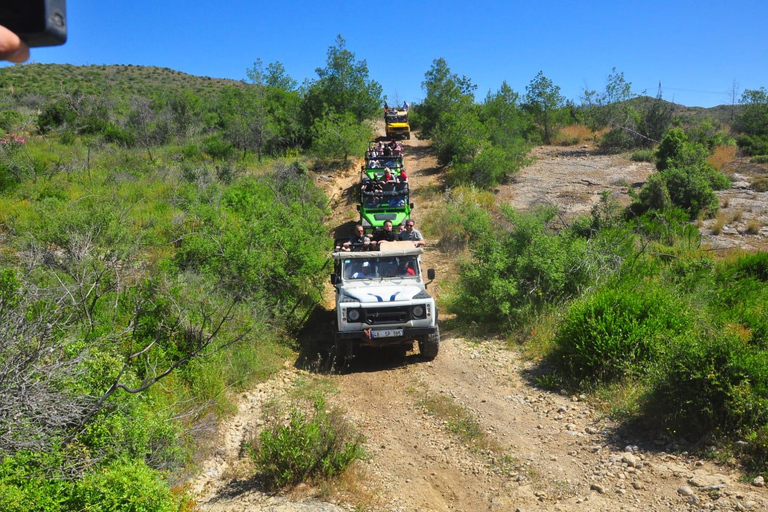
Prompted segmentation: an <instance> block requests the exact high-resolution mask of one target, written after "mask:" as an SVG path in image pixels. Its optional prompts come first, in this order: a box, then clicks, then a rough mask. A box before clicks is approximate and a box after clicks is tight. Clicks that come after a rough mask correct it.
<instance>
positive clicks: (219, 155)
mask: <svg viewBox="0 0 768 512" xmlns="http://www.w3.org/2000/svg"><path fill="white" fill-rule="evenodd" d="M202 150H203V152H204V153H207V154H208V155H209V156H210V157H211V158H215V159H225V158H229V157H230V156H232V155H233V154H234V152H235V147H234V146H233V145H232V143H231V142H228V141H225V140H223V139H222V138H221V136H220V135H218V134H216V135H211V136H210V137H208V138H207V139H205V140H204V141H203V145H202Z"/></svg>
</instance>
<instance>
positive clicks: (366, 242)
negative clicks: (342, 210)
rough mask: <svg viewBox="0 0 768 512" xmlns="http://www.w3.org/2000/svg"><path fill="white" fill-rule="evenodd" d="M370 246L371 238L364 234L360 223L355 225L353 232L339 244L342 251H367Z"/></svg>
mask: <svg viewBox="0 0 768 512" xmlns="http://www.w3.org/2000/svg"><path fill="white" fill-rule="evenodd" d="M370 247H371V239H370V238H368V237H367V236H365V229H364V228H363V225H362V224H357V225H355V234H354V235H353V236H352V238H350V239H349V240H348V241H347V242H344V243H343V244H342V246H341V250H342V251H367V250H368V249H370Z"/></svg>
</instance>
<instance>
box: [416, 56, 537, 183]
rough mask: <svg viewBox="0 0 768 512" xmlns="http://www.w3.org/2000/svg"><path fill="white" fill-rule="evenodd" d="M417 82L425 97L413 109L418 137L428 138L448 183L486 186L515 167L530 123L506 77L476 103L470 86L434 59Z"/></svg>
mask: <svg viewBox="0 0 768 512" xmlns="http://www.w3.org/2000/svg"><path fill="white" fill-rule="evenodd" d="M422 87H423V88H424V89H425V90H426V91H427V97H426V98H425V99H424V102H423V103H422V104H421V105H417V106H416V107H414V112H415V113H416V114H417V117H419V118H420V119H421V120H422V122H421V124H422V136H427V135H429V136H431V137H432V145H433V147H434V148H435V152H436V154H437V160H438V163H439V164H441V165H448V166H450V170H449V182H450V184H451V185H467V186H479V187H483V188H490V187H493V186H496V185H497V184H499V183H500V182H502V181H504V179H506V177H507V176H508V175H509V174H511V173H514V172H517V171H518V170H519V169H520V167H521V166H522V165H523V163H524V162H525V155H526V154H527V151H528V147H529V146H528V143H527V137H528V136H529V135H530V134H531V133H532V132H533V124H532V122H531V120H530V116H529V115H528V114H526V113H525V112H524V111H523V110H522V109H521V108H520V106H519V105H518V102H519V96H518V95H517V94H516V93H515V92H514V91H512V89H511V88H510V87H509V86H508V85H507V84H506V82H505V83H504V84H503V85H502V87H501V89H499V91H498V92H497V93H496V94H491V93H489V94H488V96H487V97H486V100H485V102H484V103H483V104H482V105H475V104H474V96H473V94H472V91H473V90H474V88H475V86H474V85H472V83H471V82H470V81H469V79H467V78H466V77H462V78H459V77H458V76H457V75H455V74H453V73H451V71H450V69H448V66H447V64H446V62H445V60H443V59H437V60H435V62H434V63H433V65H432V69H430V70H429V71H428V72H427V73H426V80H425V81H424V82H423V84H422Z"/></svg>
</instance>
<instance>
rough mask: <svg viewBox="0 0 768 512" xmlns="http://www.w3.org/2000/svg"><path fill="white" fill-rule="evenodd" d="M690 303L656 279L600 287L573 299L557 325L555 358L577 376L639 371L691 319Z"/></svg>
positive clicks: (600, 378) (604, 378)
mask: <svg viewBox="0 0 768 512" xmlns="http://www.w3.org/2000/svg"><path fill="white" fill-rule="evenodd" d="M688 311H689V308H688V307H686V304H685V303H684V302H683V301H682V300H680V299H679V298H678V297H677V296H675V295H674V293H673V292H671V291H669V290H668V289H667V288H666V287H663V286H660V285H659V283H642V284H641V283H640V282H636V283H632V282H631V283H627V284H625V285H623V286H617V287H611V288H603V289H601V290H599V291H596V292H594V293H592V294H591V295H588V296H586V297H584V298H582V299H579V300H577V301H575V302H574V303H573V304H572V305H571V307H570V308H569V309H568V313H567V314H566V316H565V318H564V320H563V323H562V325H561V326H560V327H559V329H558V331H557V333H556V335H555V342H556V345H557V351H556V361H557V364H558V365H559V366H560V367H561V368H562V369H563V370H564V371H565V372H566V374H567V375H570V376H571V377H572V378H575V379H576V380H580V379H586V380H589V381H593V382H608V381H611V380H614V379H617V378H624V377H628V376H636V375H642V374H644V373H646V372H648V371H649V370H650V369H651V368H652V366H653V365H654V364H655V363H656V362H657V361H658V360H659V359H660V358H662V356H663V354H664V352H665V350H666V347H667V346H668V344H669V342H670V340H671V339H673V338H674V337H676V336H678V335H679V334H680V333H681V332H684V331H685V330H686V329H687V328H688V326H689V325H690V323H691V320H692V319H691V318H690V313H688Z"/></svg>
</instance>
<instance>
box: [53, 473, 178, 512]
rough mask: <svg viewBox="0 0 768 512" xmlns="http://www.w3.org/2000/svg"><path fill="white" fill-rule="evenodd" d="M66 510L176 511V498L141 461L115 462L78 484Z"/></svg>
mask: <svg viewBox="0 0 768 512" xmlns="http://www.w3.org/2000/svg"><path fill="white" fill-rule="evenodd" d="M68 501H69V504H68V507H67V509H69V510H88V511H93V512H102V511H103V512H109V511H113V510H120V511H125V512H164V511H168V512H177V511H178V510H179V504H180V503H179V499H178V498H177V497H175V496H174V495H173V493H172V492H171V490H170V488H169V486H168V484H167V483H166V482H165V481H164V480H163V479H162V478H161V477H160V475H159V473H158V472H157V471H154V470H152V469H150V468H148V467H147V466H146V465H145V464H144V463H143V462H136V461H131V462H128V461H117V462H115V463H113V464H111V465H109V466H107V467H106V468H103V470H101V471H94V472H92V473H88V474H86V475H85V476H84V477H83V478H82V480H81V481H79V482H77V485H76V486H75V489H74V491H73V493H72V497H71V499H70V500H68Z"/></svg>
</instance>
